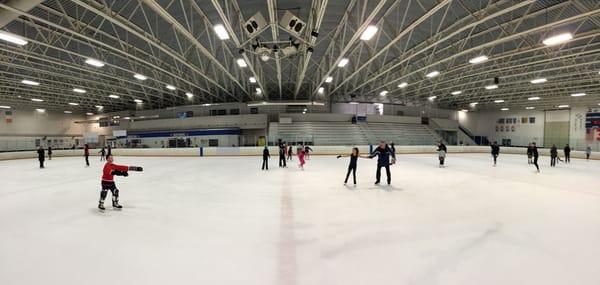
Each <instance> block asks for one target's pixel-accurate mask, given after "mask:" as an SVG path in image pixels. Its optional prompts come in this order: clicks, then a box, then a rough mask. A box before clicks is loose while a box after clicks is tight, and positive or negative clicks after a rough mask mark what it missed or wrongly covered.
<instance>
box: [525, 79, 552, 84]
mask: <svg viewBox="0 0 600 285" xmlns="http://www.w3.org/2000/svg"><path fill="white" fill-rule="evenodd" d="M546 81H548V80H547V79H546V78H536V79H534V80H531V81H529V82H531V83H532V84H540V83H544V82H546Z"/></svg>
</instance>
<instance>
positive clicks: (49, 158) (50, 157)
mask: <svg viewBox="0 0 600 285" xmlns="http://www.w3.org/2000/svg"><path fill="white" fill-rule="evenodd" d="M48 160H52V147H51V146H49V147H48Z"/></svg>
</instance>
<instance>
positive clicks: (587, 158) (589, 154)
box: [585, 145, 592, 160]
mask: <svg viewBox="0 0 600 285" xmlns="http://www.w3.org/2000/svg"><path fill="white" fill-rule="evenodd" d="M591 155H592V148H591V147H590V146H589V145H588V147H587V148H585V159H586V160H590V156H591Z"/></svg>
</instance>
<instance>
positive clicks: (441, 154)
mask: <svg viewBox="0 0 600 285" xmlns="http://www.w3.org/2000/svg"><path fill="white" fill-rule="evenodd" d="M447 152H448V148H446V145H445V144H444V143H443V142H442V141H439V142H438V148H437V153H438V159H439V160H440V168H444V161H446V153H447Z"/></svg>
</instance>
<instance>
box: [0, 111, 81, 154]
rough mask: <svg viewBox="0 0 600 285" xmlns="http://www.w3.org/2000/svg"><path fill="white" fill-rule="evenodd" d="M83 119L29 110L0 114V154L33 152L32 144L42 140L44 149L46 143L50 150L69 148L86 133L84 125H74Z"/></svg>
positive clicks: (77, 116) (33, 146)
mask: <svg viewBox="0 0 600 285" xmlns="http://www.w3.org/2000/svg"><path fill="white" fill-rule="evenodd" d="M7 112H9V114H10V113H12V115H7ZM7 119H10V120H12V122H10V123H9V122H8V121H7ZM83 119H84V117H83V116H79V115H73V114H64V113H56V112H45V113H40V112H37V111H35V110H31V109H17V110H14V109H11V110H0V151H8V150H30V149H34V148H35V147H36V145H35V142H36V140H41V139H43V138H44V137H46V140H44V142H43V143H42V145H44V146H47V145H48V143H47V141H48V140H50V141H51V143H50V145H51V146H52V147H54V148H63V147H70V146H72V144H73V143H74V142H75V139H79V138H81V137H82V136H83V134H84V132H85V130H86V126H85V125H82V124H75V123H74V122H75V121H78V120H83Z"/></svg>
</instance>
